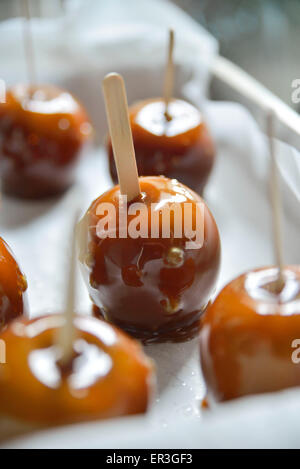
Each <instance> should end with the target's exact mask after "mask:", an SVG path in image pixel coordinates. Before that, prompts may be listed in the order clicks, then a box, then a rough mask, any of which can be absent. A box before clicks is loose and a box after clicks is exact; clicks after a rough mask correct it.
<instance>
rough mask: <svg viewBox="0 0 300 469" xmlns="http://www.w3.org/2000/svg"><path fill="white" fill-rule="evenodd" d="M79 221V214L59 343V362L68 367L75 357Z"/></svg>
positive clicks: (74, 234) (73, 241) (76, 216)
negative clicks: (63, 321)
mask: <svg viewBox="0 0 300 469" xmlns="http://www.w3.org/2000/svg"><path fill="white" fill-rule="evenodd" d="M77 221H78V213H76V215H75V222H74V230H73V235H72V243H71V244H72V246H71V249H72V252H71V259H70V266H69V281H68V288H67V296H66V306H65V314H64V315H65V323H64V325H63V326H62V327H61V328H60V329H59V331H58V338H57V343H58V345H59V348H60V350H62V355H61V358H60V360H59V362H60V365H61V366H67V365H68V364H69V363H70V362H71V360H72V357H73V354H74V352H73V343H74V339H75V327H74V316H75V297H76V294H75V293H76V260H77V259H76V257H77V256H76V226H77Z"/></svg>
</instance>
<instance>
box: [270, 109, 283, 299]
mask: <svg viewBox="0 0 300 469" xmlns="http://www.w3.org/2000/svg"><path fill="white" fill-rule="evenodd" d="M267 134H268V140H269V150H270V186H271V187H270V190H271V204H272V215H273V216H272V224H273V244H274V254H275V261H276V265H277V267H278V280H277V290H278V291H279V292H280V291H281V290H282V288H283V285H284V277H283V268H284V264H283V247H282V246H283V245H282V220H281V210H282V207H281V198H280V189H279V178H278V167H277V162H276V149H275V141H274V112H273V111H268V114H267Z"/></svg>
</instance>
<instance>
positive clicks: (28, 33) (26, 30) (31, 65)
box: [20, 0, 36, 85]
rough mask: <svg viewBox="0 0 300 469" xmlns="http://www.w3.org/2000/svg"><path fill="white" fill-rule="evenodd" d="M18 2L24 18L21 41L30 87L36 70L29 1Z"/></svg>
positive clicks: (21, 0)
mask: <svg viewBox="0 0 300 469" xmlns="http://www.w3.org/2000/svg"><path fill="white" fill-rule="evenodd" d="M20 2H21V6H22V11H23V16H24V27H23V41H24V49H25V57H26V64H27V74H28V82H29V84H30V85H33V84H36V70H35V59H34V47H33V38H32V29H31V14H30V3H29V2H30V0H20Z"/></svg>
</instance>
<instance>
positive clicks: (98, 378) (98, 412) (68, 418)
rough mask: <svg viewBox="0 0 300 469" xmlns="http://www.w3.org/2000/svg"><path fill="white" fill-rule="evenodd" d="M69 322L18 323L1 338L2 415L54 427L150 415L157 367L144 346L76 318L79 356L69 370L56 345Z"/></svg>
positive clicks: (104, 326) (53, 319)
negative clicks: (3, 351) (3, 347)
mask: <svg viewBox="0 0 300 469" xmlns="http://www.w3.org/2000/svg"><path fill="white" fill-rule="evenodd" d="M64 320H65V319H64V317H63V316H61V315H51V316H44V317H40V318H36V319H33V320H30V321H29V320H25V319H17V320H15V321H13V322H12V323H11V324H10V325H9V327H8V328H7V329H6V331H5V332H4V333H2V335H1V336H0V337H1V339H2V340H3V341H4V343H5V344H6V364H5V365H2V366H1V367H0V413H1V416H2V417H6V418H10V419H12V420H13V421H15V422H18V423H19V424H20V423H24V424H29V423H30V424H35V425H36V424H37V425H42V426H44V425H45V426H49V425H58V424H67V423H72V422H80V421H88V420H96V419H104V418H110V417H116V416H121V415H128V414H137V413H141V412H145V411H146V410H147V406H148V404H149V399H150V397H151V393H152V384H153V367H152V364H151V362H150V361H149V360H148V359H147V358H146V356H145V355H144V353H143V351H142V349H141V347H140V345H139V344H138V343H137V342H135V341H134V340H132V339H130V338H129V337H127V336H126V335H125V334H124V333H122V332H120V331H118V330H117V329H116V328H114V327H113V326H111V325H110V324H107V323H105V322H104V321H100V320H98V319H96V318H93V317H90V316H76V318H75V328H76V333H77V338H75V341H74V358H73V360H72V363H71V364H70V366H69V367H67V368H65V369H64V368H62V367H61V366H60V364H59V359H60V356H61V355H60V352H61V350H60V348H59V346H58V345H57V344H56V338H57V334H58V328H59V327H61V326H62V324H63V321H64Z"/></svg>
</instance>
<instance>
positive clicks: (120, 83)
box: [103, 73, 141, 202]
mask: <svg viewBox="0 0 300 469" xmlns="http://www.w3.org/2000/svg"><path fill="white" fill-rule="evenodd" d="M103 93H104V100H105V107H106V114H107V119H108V126H109V132H110V136H111V142H112V147H113V153H114V158H115V162H116V167H117V172H118V179H119V184H120V191H121V194H123V195H127V200H128V202H130V201H131V200H134V199H136V198H138V197H139V196H140V193H141V191H140V184H139V179H138V172H137V166H136V160H135V153H134V147H133V141H132V133H131V127H130V122H129V115H128V104H127V96H126V90H125V85H124V80H123V78H122V77H121V75H119V74H117V73H110V74H108V75H106V77H105V78H104V80H103Z"/></svg>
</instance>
